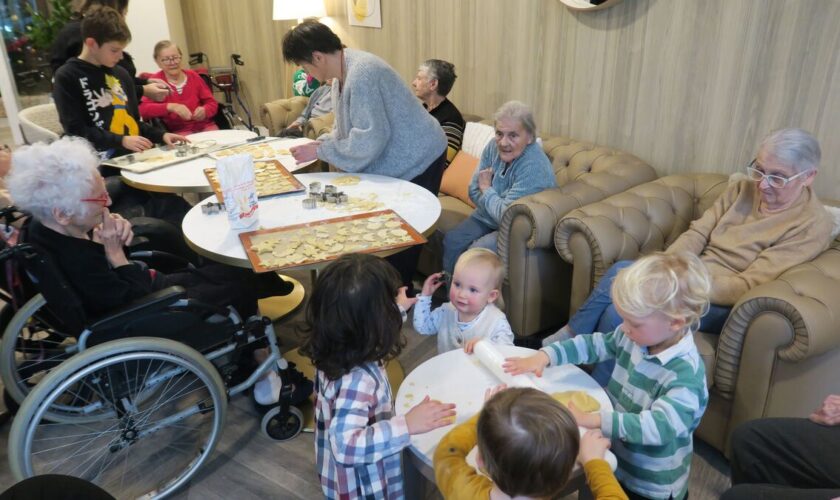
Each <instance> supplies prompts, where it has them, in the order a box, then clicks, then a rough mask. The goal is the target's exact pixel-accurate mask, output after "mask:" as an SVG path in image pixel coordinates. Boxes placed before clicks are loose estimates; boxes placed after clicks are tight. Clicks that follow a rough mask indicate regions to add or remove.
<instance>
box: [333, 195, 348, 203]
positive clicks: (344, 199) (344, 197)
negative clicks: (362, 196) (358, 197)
mask: <svg viewBox="0 0 840 500" xmlns="http://www.w3.org/2000/svg"><path fill="white" fill-rule="evenodd" d="M349 200H350V197H349V196H347V195H346V194H344V193H338V198H337V199H336V201H335V202H336V203H338V204H339V205H341V204H343V203H347V202H348V201H349Z"/></svg>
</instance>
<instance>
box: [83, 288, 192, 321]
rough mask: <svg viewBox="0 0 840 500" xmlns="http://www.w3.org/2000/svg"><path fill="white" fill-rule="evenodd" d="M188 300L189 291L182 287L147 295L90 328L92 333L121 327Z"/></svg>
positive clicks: (165, 289)
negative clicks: (143, 316) (143, 315)
mask: <svg viewBox="0 0 840 500" xmlns="http://www.w3.org/2000/svg"><path fill="white" fill-rule="evenodd" d="M186 298H187V291H186V290H184V288H183V287H180V286H170V287H168V288H164V289H163V290H158V291H156V292H152V293H150V294H149V295H146V296H145V297H143V298H142V299H138V300H135V301H133V302H131V303H130V304H126V305H125V306H123V307H121V308H119V309H117V310H116V311H112V312H110V313H109V314H108V315H107V316H105V317H103V318H100V319H98V320H97V321H96V322H94V323H93V324H91V325H90V327H89V328H88V329H89V330H91V331H94V332H95V331H97V330H103V329H108V328H112V327H115V326H118V325H121V324H123V323H125V322H127V321H128V320H129V319H132V318H134V317H137V316H138V315H140V314H148V313H150V312H155V311H163V310H165V309H167V308H168V307H170V306H172V305H173V304H175V303H176V302H178V301H179V300H185V299H186Z"/></svg>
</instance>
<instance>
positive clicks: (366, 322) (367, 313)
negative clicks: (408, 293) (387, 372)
mask: <svg viewBox="0 0 840 500" xmlns="http://www.w3.org/2000/svg"><path fill="white" fill-rule="evenodd" d="M399 287H400V276H399V274H398V273H397V270H396V269H394V267H393V266H391V264H389V263H388V262H387V261H385V260H384V259H381V258H379V257H375V256H373V255H368V254H347V255H343V256H341V257H339V258H338V259H337V260H336V261H335V262H333V263H332V264H330V265H329V266H327V267H326V269H324V271H323V272H322V273H321V274H320V275H319V276H318V279H317V280H316V281H315V287H314V290H313V292H312V297H311V298H310V299H309V303H308V304H307V305H306V326H304V327H303V328H302V331H303V333H304V334H306V339H305V340H304V344H303V346H301V348H300V353H301V354H303V355H304V356H306V357H308V358H309V359H310V360H312V364H313V365H315V367H316V368H317V369H319V370H321V371H323V372H324V374H326V376H327V378H328V379H330V380H335V379H337V378H340V377H341V376H342V375H345V374H347V373H349V372H350V370H352V369H353V368H355V367H357V366H360V365H362V364H365V363H369V362H372V361H387V360H389V359H393V358H395V357H397V356H398V355H399V353H400V352H401V351H402V348H403V346H404V345H405V340H404V339H403V338H402V335H401V333H400V329H401V328H402V317H401V314H400V311H399V309H398V307H397V304H396V300H395V299H396V296H397V291H398V290H399Z"/></svg>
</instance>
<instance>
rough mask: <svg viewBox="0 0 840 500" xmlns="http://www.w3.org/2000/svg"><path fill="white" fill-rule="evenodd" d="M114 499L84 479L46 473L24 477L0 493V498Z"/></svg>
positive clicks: (11, 499)
mask: <svg viewBox="0 0 840 500" xmlns="http://www.w3.org/2000/svg"><path fill="white" fill-rule="evenodd" d="M57 498H60V499H62V500H114V497H112V496H111V495H109V494H108V492H106V491H105V490H103V489H102V488H100V487H99V486H96V485H95V484H93V483H89V482H87V481H85V480H82V479H79V478H76V477H71V476H60V475H57V474H47V475H44V476H35V477H30V478H29V479H25V480H23V481H21V482H19V483H17V484H16V485H14V486H12V487H11V488H9V489H8V490H6V491H4V492H3V493H0V500H41V499H43V500H54V499H57Z"/></svg>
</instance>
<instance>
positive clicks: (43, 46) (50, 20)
mask: <svg viewBox="0 0 840 500" xmlns="http://www.w3.org/2000/svg"><path fill="white" fill-rule="evenodd" d="M27 9H28V10H29V13H30V14H31V15H32V24H30V25H29V26H28V29H27V31H28V33H27V37H28V38H29V40H30V42H31V43H32V46H33V47H35V48H36V49H37V50H49V48H50V45H52V43H53V40H55V37H56V35H57V34H58V31H59V30H60V29H61V28H62V27H64V25H65V24H67V21H68V20H69V19H70V16H72V15H73V9H72V6H71V0H50V8H49V9H47V10H48V12H46V13H41V12H37V11H36V10H35V9H33V8H32V7H31V6H30V5H29V4H27Z"/></svg>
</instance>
